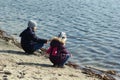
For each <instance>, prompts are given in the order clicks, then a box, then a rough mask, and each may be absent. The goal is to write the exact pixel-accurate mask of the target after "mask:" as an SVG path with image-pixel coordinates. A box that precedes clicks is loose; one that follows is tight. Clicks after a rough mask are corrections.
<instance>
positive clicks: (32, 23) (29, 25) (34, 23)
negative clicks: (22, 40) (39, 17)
mask: <svg viewBox="0 0 120 80" xmlns="http://www.w3.org/2000/svg"><path fill="white" fill-rule="evenodd" d="M28 27H30V28H33V27H37V23H36V22H35V21H34V20H30V21H28Z"/></svg>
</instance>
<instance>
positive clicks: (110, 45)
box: [0, 0, 120, 72]
mask: <svg viewBox="0 0 120 80" xmlns="http://www.w3.org/2000/svg"><path fill="white" fill-rule="evenodd" d="M30 19H33V20H36V21H37V22H38V25H39V26H38V31H37V35H38V36H39V37H42V38H48V39H49V38H51V37H53V36H56V35H57V34H58V32H60V31H64V32H66V33H67V36H68V40H67V44H66V46H67V48H68V50H69V51H70V52H71V53H72V54H73V57H72V58H71V60H73V61H75V62H77V63H79V64H82V65H89V66H94V67H99V68H105V69H113V70H117V71H119V72H120V1H119V0H0V28H1V29H4V30H5V31H7V32H9V33H10V34H17V36H18V35H19V33H20V32H21V31H22V30H23V29H25V28H26V27H27V21H28V20H30Z"/></svg>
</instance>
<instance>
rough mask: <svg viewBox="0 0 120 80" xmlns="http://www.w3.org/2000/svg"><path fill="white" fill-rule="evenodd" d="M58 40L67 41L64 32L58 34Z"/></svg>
mask: <svg viewBox="0 0 120 80" xmlns="http://www.w3.org/2000/svg"><path fill="white" fill-rule="evenodd" d="M58 38H61V39H67V35H66V33H65V32H60V33H59V35H58Z"/></svg>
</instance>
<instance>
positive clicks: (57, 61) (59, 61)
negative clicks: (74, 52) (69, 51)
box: [49, 55, 70, 66]
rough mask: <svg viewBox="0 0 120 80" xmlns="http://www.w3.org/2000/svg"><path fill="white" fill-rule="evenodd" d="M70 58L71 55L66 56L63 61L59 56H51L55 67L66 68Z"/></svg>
mask: <svg viewBox="0 0 120 80" xmlns="http://www.w3.org/2000/svg"><path fill="white" fill-rule="evenodd" d="M69 57H70V55H66V56H65V57H64V59H62V58H60V57H58V56H50V58H49V59H50V61H51V62H52V63H53V64H54V65H59V66H64V65H65V63H66V62H67V60H68V59H69Z"/></svg>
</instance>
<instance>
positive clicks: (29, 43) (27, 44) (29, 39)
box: [20, 27, 47, 53]
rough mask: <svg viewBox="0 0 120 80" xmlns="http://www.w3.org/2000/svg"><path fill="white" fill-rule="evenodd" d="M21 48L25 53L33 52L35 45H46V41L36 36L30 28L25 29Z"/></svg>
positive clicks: (22, 34)
mask: <svg viewBox="0 0 120 80" xmlns="http://www.w3.org/2000/svg"><path fill="white" fill-rule="evenodd" d="M20 37H21V46H22V48H23V49H24V50H25V52H28V53H29V52H33V51H34V50H33V49H34V45H35V44H37V43H41V44H42V43H43V44H44V43H46V42H47V40H46V39H40V38H38V37H37V36H36V34H35V32H34V31H33V30H32V29H31V28H30V27H28V28H27V29H25V30H24V31H23V32H22V33H21V34H20Z"/></svg>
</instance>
